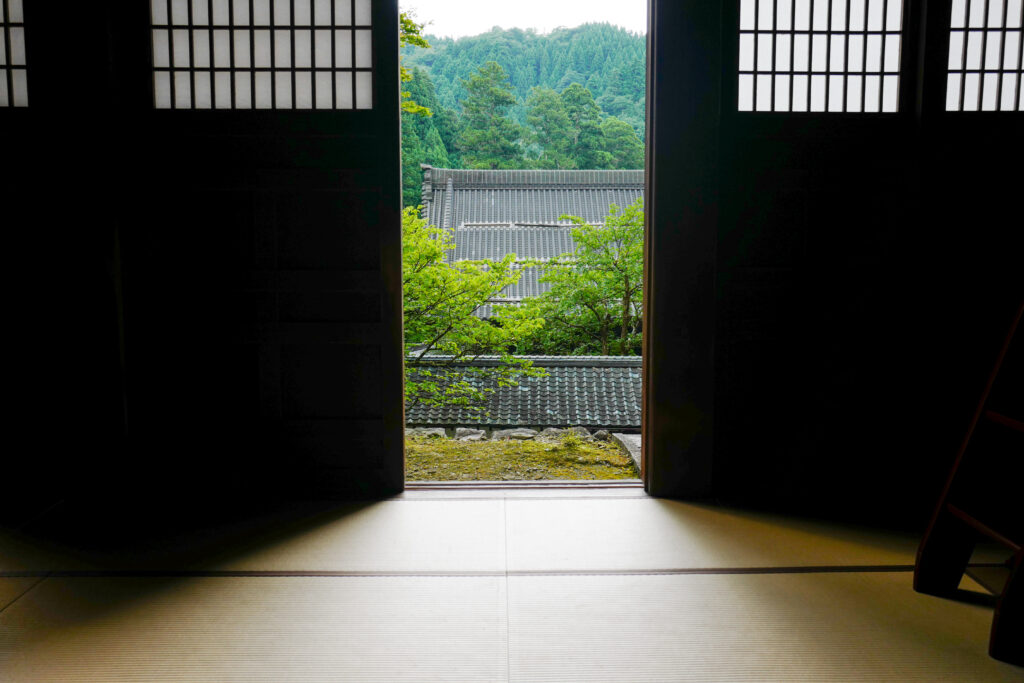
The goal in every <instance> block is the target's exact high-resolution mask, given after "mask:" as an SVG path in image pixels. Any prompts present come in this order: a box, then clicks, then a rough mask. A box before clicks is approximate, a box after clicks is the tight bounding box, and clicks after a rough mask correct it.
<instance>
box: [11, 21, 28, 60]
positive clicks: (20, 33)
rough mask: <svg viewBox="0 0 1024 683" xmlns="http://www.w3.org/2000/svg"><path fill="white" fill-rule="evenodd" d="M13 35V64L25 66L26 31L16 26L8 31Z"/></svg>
mask: <svg viewBox="0 0 1024 683" xmlns="http://www.w3.org/2000/svg"><path fill="white" fill-rule="evenodd" d="M8 31H9V32H10V34H11V64H16V65H19V66H20V65H24V64H25V29H23V28H21V27H20V26H14V27H11V28H9V29H8Z"/></svg>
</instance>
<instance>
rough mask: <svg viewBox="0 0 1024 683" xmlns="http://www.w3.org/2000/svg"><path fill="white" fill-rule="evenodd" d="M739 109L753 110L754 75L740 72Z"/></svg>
mask: <svg viewBox="0 0 1024 683" xmlns="http://www.w3.org/2000/svg"><path fill="white" fill-rule="evenodd" d="M739 110H740V111H753V110H754V77H753V76H751V75H750V74H740V83H739Z"/></svg>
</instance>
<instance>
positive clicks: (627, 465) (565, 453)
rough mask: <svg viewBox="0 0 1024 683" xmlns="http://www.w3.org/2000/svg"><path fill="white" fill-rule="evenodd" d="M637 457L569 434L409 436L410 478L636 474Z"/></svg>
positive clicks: (407, 469) (407, 473)
mask: <svg viewBox="0 0 1024 683" xmlns="http://www.w3.org/2000/svg"><path fill="white" fill-rule="evenodd" d="M639 476H640V475H639V474H638V473H637V471H636V467H635V466H634V465H633V460H632V459H631V458H630V457H629V456H628V455H626V454H625V453H623V452H622V450H621V449H620V448H619V447H618V446H616V445H615V444H608V443H603V442H600V441H582V440H580V439H578V438H571V437H570V438H565V439H563V440H562V441H560V442H554V443H545V442H542V441H481V442H475V443H474V442H467V441H455V440H453V439H440V438H437V437H422V436H416V437H410V438H408V439H406V441H405V478H406V481H529V480H537V479H635V478H637V477H639Z"/></svg>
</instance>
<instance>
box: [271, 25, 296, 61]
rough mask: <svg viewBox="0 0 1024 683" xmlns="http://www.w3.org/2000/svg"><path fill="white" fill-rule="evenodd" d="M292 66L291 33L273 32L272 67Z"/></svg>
mask: <svg viewBox="0 0 1024 683" xmlns="http://www.w3.org/2000/svg"><path fill="white" fill-rule="evenodd" d="M291 65H292V33H291V31H282V30H277V31H274V66H276V67H277V68H279V69H280V68H282V67H283V68H290V67H291Z"/></svg>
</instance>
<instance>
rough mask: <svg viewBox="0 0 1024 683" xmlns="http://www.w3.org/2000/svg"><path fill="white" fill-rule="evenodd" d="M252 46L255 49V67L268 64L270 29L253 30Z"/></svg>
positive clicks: (265, 66) (263, 67)
mask: <svg viewBox="0 0 1024 683" xmlns="http://www.w3.org/2000/svg"><path fill="white" fill-rule="evenodd" d="M253 47H254V51H255V55H254V57H255V59H254V65H255V66H256V68H257V69H265V68H268V67H269V66H270V31H268V30H258V31H253Z"/></svg>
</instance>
